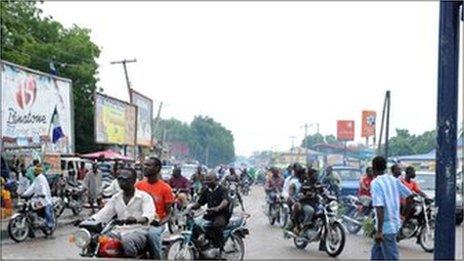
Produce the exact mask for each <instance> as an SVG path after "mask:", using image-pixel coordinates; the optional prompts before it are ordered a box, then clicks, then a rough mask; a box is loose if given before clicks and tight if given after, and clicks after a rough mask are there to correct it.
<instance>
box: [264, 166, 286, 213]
mask: <svg viewBox="0 0 464 261" xmlns="http://www.w3.org/2000/svg"><path fill="white" fill-rule="evenodd" d="M271 172H272V176H271V177H270V178H268V179H267V180H266V184H264V191H265V192H266V198H267V201H268V202H272V203H273V202H275V201H276V197H277V193H278V192H282V189H283V186H284V180H283V179H282V177H281V176H280V173H279V170H278V169H277V168H274V167H273V168H271ZM269 213H271V204H269Z"/></svg>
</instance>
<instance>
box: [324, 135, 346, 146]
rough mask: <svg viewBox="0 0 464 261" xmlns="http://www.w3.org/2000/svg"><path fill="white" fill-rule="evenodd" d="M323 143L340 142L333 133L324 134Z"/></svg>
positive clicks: (336, 143) (339, 143)
mask: <svg viewBox="0 0 464 261" xmlns="http://www.w3.org/2000/svg"><path fill="white" fill-rule="evenodd" d="M325 143H327V144H332V145H341V144H342V142H341V141H339V140H337V138H336V137H335V136H334V135H326V136H325Z"/></svg>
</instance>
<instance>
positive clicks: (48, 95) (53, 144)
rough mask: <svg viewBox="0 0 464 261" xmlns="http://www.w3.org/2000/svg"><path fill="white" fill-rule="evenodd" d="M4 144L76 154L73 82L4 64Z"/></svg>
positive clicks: (2, 92) (2, 62) (2, 68)
mask: <svg viewBox="0 0 464 261" xmlns="http://www.w3.org/2000/svg"><path fill="white" fill-rule="evenodd" d="M1 80H2V86H1V103H2V114H1V115H2V128H1V134H2V141H3V145H4V147H5V149H7V148H25V147H27V148H32V147H34V148H38V147H39V148H40V147H42V148H43V149H45V150H46V151H49V152H56V153H74V129H73V128H74V127H73V116H72V115H73V114H72V92H71V91H72V90H71V80H69V79H64V78H59V77H55V76H52V75H49V74H45V73H41V72H38V71H34V70H31V69H28V68H25V67H22V66H18V65H15V64H12V63H9V62H5V61H1Z"/></svg>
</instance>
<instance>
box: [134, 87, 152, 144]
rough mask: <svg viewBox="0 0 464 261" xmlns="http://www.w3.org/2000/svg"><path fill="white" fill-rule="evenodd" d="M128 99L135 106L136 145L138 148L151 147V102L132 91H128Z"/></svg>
mask: <svg viewBox="0 0 464 261" xmlns="http://www.w3.org/2000/svg"><path fill="white" fill-rule="evenodd" d="M130 97H131V103H132V104H134V105H136V106H137V139H136V144H137V145H140V146H146V147H151V143H152V119H153V101H152V100H151V99H150V98H148V97H146V96H144V95H142V94H140V93H138V92H136V91H134V90H132V89H131V91H130Z"/></svg>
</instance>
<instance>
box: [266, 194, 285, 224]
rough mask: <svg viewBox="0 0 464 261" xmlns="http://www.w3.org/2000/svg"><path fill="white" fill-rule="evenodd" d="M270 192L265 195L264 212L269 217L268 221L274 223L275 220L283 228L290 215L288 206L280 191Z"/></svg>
mask: <svg viewBox="0 0 464 261" xmlns="http://www.w3.org/2000/svg"><path fill="white" fill-rule="evenodd" d="M270 193H271V194H270V195H268V196H267V197H266V204H265V207H264V211H265V214H266V215H267V217H268V218H269V223H270V224H271V225H274V224H275V223H276V222H277V224H278V225H279V227H281V228H284V227H286V226H287V222H288V219H289V217H290V208H289V207H288V205H287V202H286V200H285V198H284V196H283V195H282V193H280V192H277V193H276V192H270Z"/></svg>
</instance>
